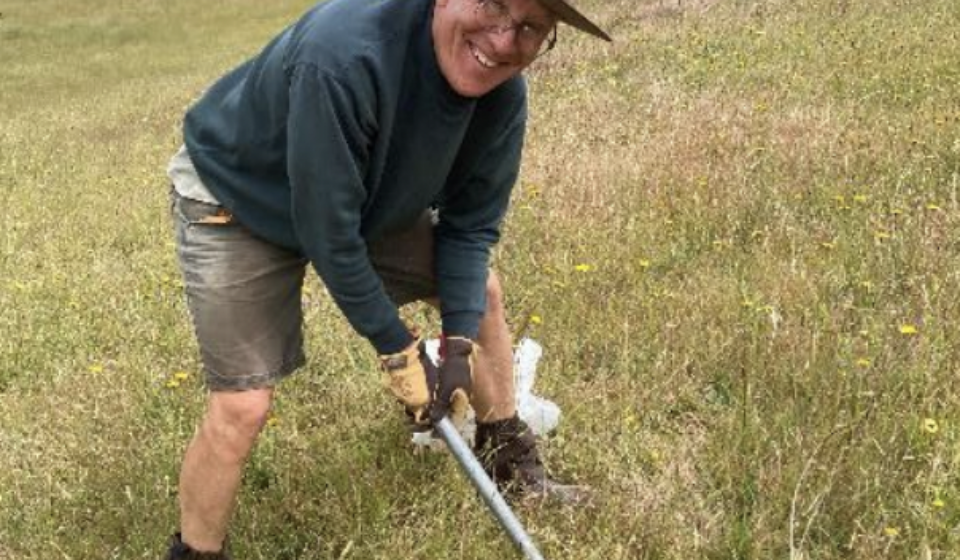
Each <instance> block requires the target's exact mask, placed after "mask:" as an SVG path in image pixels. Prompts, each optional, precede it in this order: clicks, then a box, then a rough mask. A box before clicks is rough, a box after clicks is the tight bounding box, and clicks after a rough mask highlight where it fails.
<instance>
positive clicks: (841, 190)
mask: <svg viewBox="0 0 960 560" xmlns="http://www.w3.org/2000/svg"><path fill="white" fill-rule="evenodd" d="M308 4H309V3H308V2H305V1H302V0H299V1H296V2H294V1H285V2H271V3H262V2H253V1H250V0H235V1H230V2H227V1H215V2H207V3H205V4H204V7H203V8H202V9H197V8H196V4H195V3H190V2H186V1H183V0H171V1H166V2H160V3H157V2H147V1H145V0H124V1H123V2H114V3H111V4H110V5H109V6H107V5H101V4H96V3H92V2H84V1H82V0H60V1H58V2H53V1H51V0H32V1H30V2H27V1H25V0H9V1H8V2H7V3H6V4H4V5H3V6H2V9H0V12H2V16H0V83H2V84H3V86H2V88H0V116H2V122H3V126H2V127H0V201H2V205H0V224H2V229H0V232H2V233H0V450H2V452H0V560H8V559H9V560H13V559H17V560H20V559H47V558H78V559H79V558H123V559H127V558H157V557H159V556H160V554H161V551H162V549H163V541H164V540H165V538H166V537H167V535H169V533H170V532H171V531H173V530H174V529H175V527H176V522H177V521H176V479H177V473H178V468H179V462H180V458H181V454H182V452H183V447H184V445H185V443H186V442H187V440H188V439H189V437H190V435H191V434H192V431H193V428H194V425H195V423H196V421H197V419H198V417H199V414H200V413H201V412H202V406H203V391H202V388H201V387H200V384H199V381H198V379H197V377H198V374H199V364H198V360H197V356H196V346H195V342H194V341H193V338H192V334H191V328H190V324H189V319H188V317H187V315H186V310H185V307H184V304H183V301H182V293H181V286H180V281H179V272H178V270H177V267H176V263H175V260H174V258H173V253H172V245H171V236H170V231H169V230H170V223H169V221H168V219H167V189H168V187H167V181H166V179H165V176H164V166H165V164H166V161H167V159H168V158H169V157H170V155H172V153H173V151H174V150H175V149H176V147H177V146H178V144H179V142H180V137H179V125H180V119H181V118H182V116H183V112H184V109H185V108H186V107H187V106H188V105H189V104H190V102H191V100H192V99H194V98H195V97H196V96H197V95H199V93H200V92H201V91H202V90H203V88H204V87H206V86H207V85H208V84H209V83H210V81H212V80H213V79H215V78H216V77H217V76H218V75H219V74H220V73H221V72H223V71H224V70H226V69H228V68H230V67H231V66H232V65H234V64H236V63H237V62H239V61H241V60H242V59H243V58H244V57H246V56H249V55H251V54H253V53H254V52H256V50H257V49H258V48H259V47H260V46H261V45H262V44H263V43H264V41H265V40H267V39H268V38H269V37H270V36H272V34H273V33H275V32H276V31H277V30H279V29H280V28H282V27H283V26H284V25H285V24H286V23H287V22H289V21H291V20H292V19H293V18H295V17H296V16H297V15H298V14H299V13H301V12H302V11H303V10H305V9H306V8H307V7H308ZM580 4H581V5H583V6H584V7H585V8H586V9H587V11H589V12H590V13H593V14H596V15H597V16H598V19H599V20H600V21H601V22H603V23H604V24H605V25H606V26H607V27H609V28H610V31H611V32H612V34H613V35H614V36H615V37H616V39H617V41H616V42H615V43H614V44H612V45H609V46H608V45H604V44H602V43H600V42H597V41H594V40H591V39H589V38H587V37H584V36H580V35H578V34H575V33H573V32H572V31H570V30H568V29H564V30H562V32H561V37H560V44H559V45H558V48H557V49H556V51H554V52H552V53H551V54H550V55H548V57H546V58H545V59H543V60H541V61H538V63H537V64H536V65H535V67H534V68H533V69H532V71H531V72H530V86H531V87H530V89H531V96H532V97H531V114H532V120H531V126H530V130H529V140H528V149H527V152H526V157H525V161H524V167H523V173H522V177H521V185H520V189H519V190H518V191H517V193H516V196H515V197H514V206H513V208H512V210H511V214H510V217H509V221H508V224H507V227H506V231H505V234H506V235H505V238H504V241H503V243H502V244H501V245H500V247H499V248H498V250H497V253H496V266H497V268H498V270H499V271H500V273H501V275H502V277H503V280H504V283H505V287H506V289H507V293H508V296H507V298H508V301H507V305H508V312H509V318H510V322H511V323H512V324H513V325H514V327H515V328H516V330H517V331H518V335H519V334H526V335H530V336H533V337H534V338H536V339H537V340H538V341H540V342H541V343H542V344H543V346H544V348H545V354H544V358H543V361H542V362H541V366H540V377H539V381H538V391H539V392H540V393H542V394H544V395H546V396H548V397H549V398H551V399H553V400H554V401H556V402H557V403H558V404H559V405H560V406H561V408H562V409H563V411H564V416H563V420H562V422H561V425H560V429H559V431H558V432H557V433H556V434H555V435H554V436H552V437H551V438H549V439H548V440H546V441H545V442H544V444H543V450H544V453H545V456H546V459H547V461H548V464H549V466H550V467H551V468H552V469H553V470H554V471H555V472H556V473H557V474H559V475H561V477H562V478H568V479H576V480H580V481H584V482H587V483H590V484H592V485H593V486H595V487H596V488H597V489H598V490H599V491H600V492H601V493H602V494H603V496H604V497H605V500H604V502H603V504H602V505H601V506H600V507H599V508H597V509H596V510H594V511H589V512H587V511H571V510H565V509H523V510H520V511H519V513H520V516H521V518H522V519H523V521H524V522H525V523H526V525H527V527H528V528H529V530H530V531H531V533H532V534H533V536H534V538H535V539H536V540H537V541H538V543H540V545H541V547H542V548H543V550H544V553H545V555H546V556H547V557H548V558H570V559H577V560H581V559H594V558H596V559H600V558H602V559H604V560H612V559H641V558H642V559H661V558H663V559H678V560H679V559H689V558H704V559H766V558H790V559H791V560H805V559H833V558H836V559H839V558H854V559H863V560H872V559H876V558H904V559H906V558H939V559H951V558H956V557H960V479H958V474H957V473H960V412H958V411H960V382H958V376H957V373H958V367H960V366H958V364H960V351H958V350H957V349H958V348H960V335H958V334H957V333H958V330H957V329H956V328H955V326H954V324H953V322H954V320H955V318H956V317H958V316H960V303H958V300H957V294H958V293H960V272H958V271H960V243H958V241H957V234H956V232H957V231H958V228H960V200H958V188H960V100H958V98H957V94H956V93H957V91H960V66H958V64H957V60H960V32H958V31H957V30H958V29H960V5H958V4H957V3H956V2H954V1H952V0H926V1H924V2H902V1H898V0H870V1H867V0H846V1H843V0H837V1H833V2H828V1H826V0H800V1H797V2H756V3H748V2H742V1H729V2H708V1H702V0H701V1H699V2H697V1H693V2H689V1H688V2H679V3H677V2H673V1H659V0H658V1H653V2H650V1H646V0H643V1H638V0H614V1H610V2H600V1H598V0H592V1H588V0H584V1H583V2H580ZM578 265H589V267H583V266H581V267H580V269H579V270H578V268H577V266H578ZM585 268H586V270H583V269H585ZM306 300H307V301H308V307H307V316H308V324H307V344H308V352H309V355H310V361H309V363H308V365H307V367H306V368H305V369H304V370H303V371H301V372H300V373H299V374H298V375H297V376H296V377H295V378H294V379H292V380H291V381H290V382H289V383H286V384H285V385H284V386H283V387H282V388H281V390H280V392H279V398H278V402H277V405H276V411H275V414H276V418H277V420H276V423H275V425H272V426H271V427H270V428H268V430H267V431H266V433H265V434H264V437H263V439H262V440H261V442H260V444H259V445H258V447H257V450H256V452H255V455H254V458H253V460H252V461H251V464H250V467H249V469H248V472H247V475H246V478H245V483H244V487H243V492H242V495H241V499H240V507H239V510H238V513H237V517H236V520H235V523H234V524H233V526H232V530H231V535H232V539H233V543H234V550H235V552H236V554H237V556H238V557H239V558H270V559H285V558H291V559H292V558H304V559H307V558H318V559H319V558H324V559H326V558H364V559H365V558H468V559H472V558H476V559H487V558H509V557H512V556H511V555H512V552H511V547H510V545H509V543H508V542H507V541H506V539H505V538H504V537H503V535H502V533H501V531H500V530H499V529H498V527H497V526H496V524H495V523H494V522H493V521H492V520H491V519H490V518H489V516H488V515H487V513H486V512H485V510H484V508H483V506H482V505H481V503H480V502H479V501H478V500H477V498H476V496H475V495H474V493H473V492H472V491H471V490H470V488H469V487H468V485H467V483H466V482H465V481H464V479H463V478H462V477H461V476H460V474H459V472H458V471H457V469H456V466H455V465H454V464H453V461H452V460H451V459H449V458H448V457H445V456H442V455H422V454H414V453H412V452H411V451H410V449H409V448H408V446H407V444H406V439H407V437H406V434H405V433H404V430H403V427H402V421H401V418H400V415H399V414H397V411H396V410H395V408H394V407H393V405H392V404H391V402H390V399H388V398H385V395H384V394H383V393H382V390H381V388H380V387H379V385H378V376H377V374H376V373H375V361H374V356H373V355H372V351H371V350H370V349H369V348H368V345H367V344H366V343H365V342H364V341H362V340H359V339H358V338H357V337H356V336H355V335H353V334H352V333H351V331H350V329H349V326H348V325H347V323H346V322H345V321H344V320H343V319H342V318H340V317H339V315H338V314H337V312H336V311H335V309H334V307H333V305H332V303H331V302H330V301H329V300H328V299H327V298H326V297H325V296H324V295H323V292H322V290H321V289H319V288H318V287H317V286H316V285H315V284H314V285H313V286H312V290H311V294H310V295H309V296H308V297H307V298H306ZM532 315H537V316H538V317H539V318H540V321H531V320H530V317H531V316H532ZM907 327H910V328H907ZM911 330H915V331H916V332H915V333H913V334H910V331H911ZM904 331H907V332H906V333H905V332H904ZM177 372H184V373H186V374H187V375H188V377H187V379H186V380H184V381H182V382H181V383H180V385H179V386H178V387H170V386H168V385H169V384H170V383H169V382H170V381H171V380H172V379H174V376H175V374H176V373H177Z"/></svg>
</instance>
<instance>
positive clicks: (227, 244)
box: [171, 191, 436, 391]
mask: <svg viewBox="0 0 960 560" xmlns="http://www.w3.org/2000/svg"><path fill="white" fill-rule="evenodd" d="M171 209H172V214H173V221H174V225H175V229H176V239H177V256H178V258H179V261H180V268H181V269H182V271H183V278H184V287H185V291H186V295H187V305H188V307H189V309H190V315H191V317H192V319H193V326H194V330H195V332H196V335H197V341H198V343H199V346H200V353H201V357H202V360H203V367H204V372H205V376H206V384H207V387H208V388H209V389H210V390H213V391H241V390H245V389H254V388H261V387H272V386H273V385H275V384H276V383H277V382H278V381H279V380H280V379H282V378H283V377H285V376H287V375H289V374H291V373H293V372H294V371H295V370H296V369H297V368H299V367H300V366H301V365H303V363H304V361H305V359H304V354H303V313H302V310H301V290H302V288H303V279H304V275H305V271H306V267H307V263H308V261H307V260H306V259H305V258H304V257H302V256H301V255H298V254H296V253H294V252H291V251H288V250H286V249H283V248H281V247H278V246H276V245H273V244H271V243H269V242H267V241H264V240H263V239H260V238H258V237H256V236H254V235H253V234H252V233H251V232H250V231H249V230H248V229H247V228H245V227H244V226H243V225H242V224H240V223H238V222H237V221H236V220H235V219H234V218H233V216H231V215H230V213H229V212H227V211H226V210H225V209H224V208H222V207H220V206H217V205H213V204H207V203H204V202H198V201H196V200H193V199H189V198H184V197H182V196H180V195H179V194H177V193H176V192H175V191H172V192H171ZM368 250H369V254H370V259H371V262H372V263H373V266H374V268H375V269H376V270H377V272H378V273H379V274H380V277H381V279H382V280H383V284H384V287H385V289H386V291H387V293H388V294H389V295H390V297H391V298H392V299H393V301H394V302H395V303H396V304H397V306H401V305H404V304H407V303H410V302H413V301H417V300H422V299H427V298H432V297H435V295H436V282H435V279H434V274H433V217H432V215H431V213H430V212H425V213H424V215H423V216H422V217H421V219H420V221H419V222H418V223H417V224H416V225H415V226H414V227H412V228H410V229H409V230H407V231H403V232H399V233H396V234H392V235H390V236H387V237H386V238H385V239H383V240H382V241H379V242H374V243H370V244H369V246H368Z"/></svg>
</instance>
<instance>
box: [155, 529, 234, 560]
mask: <svg viewBox="0 0 960 560" xmlns="http://www.w3.org/2000/svg"><path fill="white" fill-rule="evenodd" d="M166 560H230V557H229V556H227V553H226V552H224V551H220V552H197V551H196V550H194V549H192V548H190V547H189V546H188V545H187V544H186V543H184V542H183V541H182V540H180V533H177V534H175V535H174V536H172V537H171V538H170V550H169V552H167V558H166Z"/></svg>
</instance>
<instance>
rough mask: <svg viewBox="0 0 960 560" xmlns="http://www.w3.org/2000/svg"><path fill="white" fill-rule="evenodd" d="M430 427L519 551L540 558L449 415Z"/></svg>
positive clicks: (530, 559) (542, 559)
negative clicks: (445, 445) (444, 444)
mask: <svg viewBox="0 0 960 560" xmlns="http://www.w3.org/2000/svg"><path fill="white" fill-rule="evenodd" d="M433 428H434V431H435V432H436V433H437V434H438V435H439V436H440V439H442V440H443V441H444V442H445V443H446V444H447V448H448V449H450V452H451V453H453V456H454V458H456V460H457V463H459V464H460V467H461V468H462V469H463V472H464V473H466V475H467V478H469V479H470V482H471V483H473V486H474V488H476V489H477V491H478V492H480V496H481V497H482V498H483V501H484V502H485V503H486V504H487V507H488V508H490V511H491V512H492V513H493V515H494V517H496V518H497V521H499V522H500V526H501V527H503V528H504V530H505V531H506V532H507V534H508V535H510V539H511V540H512V541H513V543H514V544H515V545H516V546H517V548H518V549H520V551H521V552H523V554H524V556H526V558H527V560H544V558H543V555H541V554H540V551H539V550H537V545H535V544H534V543H533V539H531V538H530V535H528V534H527V532H526V530H524V528H523V525H522V524H521V523H520V520H518V519H517V516H516V515H514V513H513V510H511V509H510V506H509V505H507V501H506V500H504V499H503V496H501V495H500V492H499V490H497V485H496V484H494V483H493V481H492V480H490V477H489V476H487V473H486V471H484V470H483V466H481V465H480V461H478V460H477V458H476V456H474V454H473V451H472V450H471V449H470V447H469V446H468V445H467V443H466V442H465V441H463V438H462V437H460V432H459V431H457V428H456V427H455V426H454V425H453V422H451V421H450V419H449V418H443V419H442V420H440V421H439V422H437V423H436V424H435V425H434V427H433Z"/></svg>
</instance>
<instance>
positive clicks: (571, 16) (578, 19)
mask: <svg viewBox="0 0 960 560" xmlns="http://www.w3.org/2000/svg"><path fill="white" fill-rule="evenodd" d="M540 3H541V4H543V5H544V6H545V7H546V8H547V9H548V10H550V11H551V12H553V13H554V14H556V15H557V18H559V19H560V21H562V22H564V23H566V24H568V25H572V26H574V27H576V28H577V29H579V30H580V31H585V32H587V33H589V34H591V35H593V36H594V37H599V38H601V39H603V40H604V41H613V39H611V38H610V36H609V35H607V34H606V32H604V31H603V30H602V29H600V28H599V27H597V25H596V24H595V23H593V22H592V21H590V20H589V19H587V16H585V15H583V14H581V13H580V12H578V11H577V9H576V8H574V7H573V6H571V5H570V3H569V2H567V0H540Z"/></svg>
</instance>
